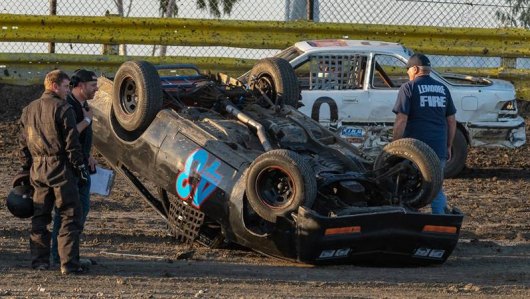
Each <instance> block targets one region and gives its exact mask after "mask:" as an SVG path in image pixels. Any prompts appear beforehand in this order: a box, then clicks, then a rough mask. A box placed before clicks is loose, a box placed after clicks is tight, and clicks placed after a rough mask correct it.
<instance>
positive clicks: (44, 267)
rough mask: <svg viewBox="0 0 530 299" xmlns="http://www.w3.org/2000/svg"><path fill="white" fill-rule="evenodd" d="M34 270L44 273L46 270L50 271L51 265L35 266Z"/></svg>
mask: <svg viewBox="0 0 530 299" xmlns="http://www.w3.org/2000/svg"><path fill="white" fill-rule="evenodd" d="M33 269H34V270H37V271H44V270H48V269H50V265H49V264H39V265H35V266H33Z"/></svg>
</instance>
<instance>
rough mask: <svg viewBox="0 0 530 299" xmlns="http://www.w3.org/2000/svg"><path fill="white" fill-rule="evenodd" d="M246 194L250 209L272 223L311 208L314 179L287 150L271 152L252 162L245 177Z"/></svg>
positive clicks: (314, 193) (308, 168) (301, 160)
mask: <svg viewBox="0 0 530 299" xmlns="http://www.w3.org/2000/svg"><path fill="white" fill-rule="evenodd" d="M246 192H247V193H246V194H247V198H248V201H249V203H250V206H251V207H252V209H253V210H254V211H255V212H256V213H257V214H258V215H259V216H260V217H262V218H263V219H265V220H267V221H269V222H272V223H276V218H277V217H285V216H288V215H289V214H290V213H291V212H293V211H296V210H297V209H298V207H299V206H302V205H303V206H306V207H311V206H312V205H313V203H314V202H315V199H316V195H317V183H316V178H315V175H314V173H313V170H312V169H311V167H309V165H308V163H307V162H306V161H305V160H304V159H303V158H302V157H301V156H300V155H298V154H297V153H295V152H293V151H289V150H281V149H278V150H272V151H269V152H266V153H264V154H262V155H261V156H259V157H258V158H256V160H255V161H254V162H253V163H252V164H251V165H250V167H249V169H248V173H247V181H246Z"/></svg>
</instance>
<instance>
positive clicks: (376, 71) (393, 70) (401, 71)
mask: <svg viewBox="0 0 530 299" xmlns="http://www.w3.org/2000/svg"><path fill="white" fill-rule="evenodd" d="M405 67H406V65H405V63H404V62H403V61H402V60H401V59H399V58H397V57H395V56H391V55H375V57H374V63H373V72H372V74H373V76H372V82H371V86H372V88H378V89H380V88H389V89H394V88H399V87H400V86H401V84H403V83H405V82H407V81H408V80H409V78H408V75H407V69H406V68H405Z"/></svg>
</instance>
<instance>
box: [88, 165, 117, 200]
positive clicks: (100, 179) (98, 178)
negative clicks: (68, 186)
mask: <svg viewBox="0 0 530 299" xmlns="http://www.w3.org/2000/svg"><path fill="white" fill-rule="evenodd" d="M115 176H116V174H115V172H114V171H113V170H111V169H106V168H103V167H100V166H96V173H94V174H91V175H90V194H99V195H103V196H109V194H110V191H111V190H112V186H113V185H114V177H115Z"/></svg>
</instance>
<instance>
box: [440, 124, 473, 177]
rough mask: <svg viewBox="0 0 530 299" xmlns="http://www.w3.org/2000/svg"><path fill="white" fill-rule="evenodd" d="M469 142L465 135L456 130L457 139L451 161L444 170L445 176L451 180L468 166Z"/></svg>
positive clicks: (452, 150)
mask: <svg viewBox="0 0 530 299" xmlns="http://www.w3.org/2000/svg"><path fill="white" fill-rule="evenodd" d="M466 159H467V140H466V137H465V136H464V133H463V132H462V131H461V130H459V129H456V134H455V139H454V140H453V146H452V147H451V160H449V161H447V164H445V169H444V176H445V177H446V178H451V177H454V176H456V175H458V174H459V173H460V172H461V171H462V169H464V167H465V166H466Z"/></svg>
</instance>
